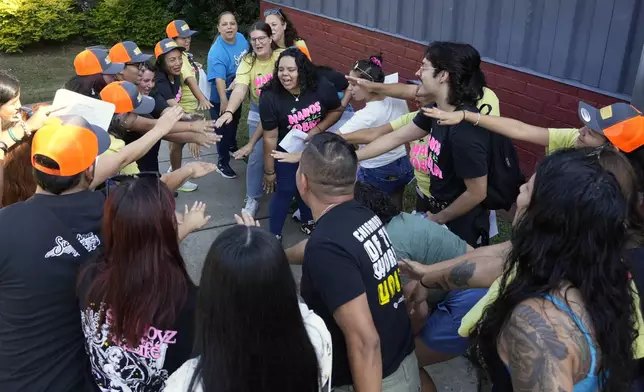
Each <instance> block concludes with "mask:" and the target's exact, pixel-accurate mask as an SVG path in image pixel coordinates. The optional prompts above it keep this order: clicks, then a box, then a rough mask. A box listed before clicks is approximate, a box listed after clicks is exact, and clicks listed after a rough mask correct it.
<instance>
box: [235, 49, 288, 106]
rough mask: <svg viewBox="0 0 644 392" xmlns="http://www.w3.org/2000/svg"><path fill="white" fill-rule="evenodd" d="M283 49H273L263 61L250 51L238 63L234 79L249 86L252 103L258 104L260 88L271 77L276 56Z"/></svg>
mask: <svg viewBox="0 0 644 392" xmlns="http://www.w3.org/2000/svg"><path fill="white" fill-rule="evenodd" d="M283 51H284V49H276V50H274V51H273V54H272V55H271V58H270V59H268V60H264V61H263V60H260V59H258V58H256V57H255V56H254V54H252V53H251V54H247V55H246V56H244V58H243V59H242V61H241V62H240V63H239V67H238V68H237V76H236V78H235V81H236V82H237V83H239V84H243V85H245V86H248V87H249V89H250V100H251V102H252V103H254V104H256V105H257V104H259V94H260V89H261V88H262V86H263V85H265V84H266V83H268V81H269V80H271V79H273V72H275V62H277V58H278V57H279V56H280V53H282V52H283ZM253 60H254V62H253Z"/></svg>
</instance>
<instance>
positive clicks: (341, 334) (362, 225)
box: [296, 133, 420, 392]
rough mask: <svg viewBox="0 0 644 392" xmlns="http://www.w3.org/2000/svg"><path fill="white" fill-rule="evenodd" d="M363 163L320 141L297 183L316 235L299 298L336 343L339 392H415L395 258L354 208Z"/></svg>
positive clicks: (346, 148)
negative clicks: (327, 329)
mask: <svg viewBox="0 0 644 392" xmlns="http://www.w3.org/2000/svg"><path fill="white" fill-rule="evenodd" d="M357 169H358V160H357V157H356V154H355V152H354V151H353V149H352V148H351V146H350V145H349V144H347V142H345V141H344V139H342V138H341V137H339V136H337V135H335V134H331V133H322V134H319V135H316V136H315V137H313V139H312V140H311V142H310V143H309V145H308V146H307V147H306V149H305V150H304V151H303V152H302V158H301V160H300V166H299V169H298V172H297V176H296V181H297V188H298V191H299V192H300V195H301V196H302V198H303V199H304V201H305V202H306V204H307V205H308V206H309V207H310V208H311V211H312V213H313V218H314V219H316V220H317V228H316V230H315V231H314V232H313V234H312V235H311V238H310V239H309V241H308V244H307V245H306V249H305V253H304V265H303V269H302V284H301V291H302V298H303V299H304V301H305V302H306V303H307V304H308V306H309V307H310V308H311V309H312V310H313V311H315V312H316V313H317V314H318V315H320V317H322V319H323V320H324V321H325V323H326V325H327V327H328V328H329V331H330V332H331V336H332V339H333V377H332V386H333V387H334V388H335V389H334V390H335V391H349V390H350V389H349V388H350V387H351V386H353V387H354V388H355V389H356V390H359V391H381V390H382V391H386V392H418V391H419V390H420V380H419V375H418V363H417V361H416V356H415V354H414V343H413V336H412V331H411V325H410V322H409V317H408V316H407V307H406V306H405V301H404V297H403V292H402V283H401V279H400V275H399V272H398V264H397V259H396V254H395V252H394V249H393V247H392V245H391V241H390V240H389V236H388V234H387V231H386V230H385V227H384V225H383V223H382V221H381V220H380V219H379V218H378V217H377V216H376V215H375V214H374V213H373V212H372V211H371V210H369V209H368V208H366V207H364V206H362V205H361V204H359V203H358V202H356V201H354V200H353V192H354V190H353V188H354V184H355V182H356V173H357Z"/></svg>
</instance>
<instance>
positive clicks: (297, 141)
mask: <svg viewBox="0 0 644 392" xmlns="http://www.w3.org/2000/svg"><path fill="white" fill-rule="evenodd" d="M305 141H306V133H304V132H302V131H300V130H298V129H291V131H290V132H289V133H287V134H286V136H285V137H284V139H282V141H281V142H280V147H282V148H283V149H284V150H285V151H286V152H290V153H293V152H300V151H304V144H305V143H304V142H305Z"/></svg>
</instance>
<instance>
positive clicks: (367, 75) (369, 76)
mask: <svg viewBox="0 0 644 392" xmlns="http://www.w3.org/2000/svg"><path fill="white" fill-rule="evenodd" d="M358 64H359V63H358V62H356V64H355V65H354V66H353V70H354V71H358V72H360V73H361V74H363V75H364V76H366V77H368V78H369V80H371V81H372V82H373V81H374V80H373V76H371V75H369V74H368V73H367V71H365V70H363V69H361V68H360V67H359V66H358Z"/></svg>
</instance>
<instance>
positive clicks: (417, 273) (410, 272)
mask: <svg viewBox="0 0 644 392" xmlns="http://www.w3.org/2000/svg"><path fill="white" fill-rule="evenodd" d="M398 268H399V269H400V274H401V275H402V276H404V277H406V278H408V279H411V280H420V278H422V277H423V275H424V269H425V266H424V265H423V264H421V263H419V262H417V261H411V260H407V259H402V260H399V261H398Z"/></svg>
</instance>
